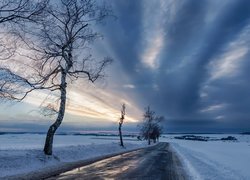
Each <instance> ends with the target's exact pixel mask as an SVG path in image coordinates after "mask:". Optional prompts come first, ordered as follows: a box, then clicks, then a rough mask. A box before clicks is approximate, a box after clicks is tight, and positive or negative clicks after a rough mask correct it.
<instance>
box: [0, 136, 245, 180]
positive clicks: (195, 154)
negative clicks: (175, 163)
mask: <svg viewBox="0 0 250 180" xmlns="http://www.w3.org/2000/svg"><path fill="white" fill-rule="evenodd" d="M175 136H181V135H177V134H175V135H163V137H162V138H161V139H160V141H165V142H170V144H171V147H172V148H173V149H174V150H175V151H176V152H177V153H178V154H179V156H180V158H181V160H182V161H183V163H184V165H185V167H186V168H187V171H188V173H189V175H190V179H198V180H200V179H201V180H202V179H209V180H210V179H215V180H217V179H218V180H238V179H239V180H244V179H250V170H249V167H250V135H231V136H234V137H236V138H237V139H238V141H221V140H220V141H192V140H180V139H175V138H174V137H175ZM201 136H208V137H212V138H213V139H218V138H219V139H220V138H222V137H227V136H230V135H228V134H208V135H204V134H202V135H201ZM44 139H45V135H41V134H6V135H0V145H1V146H0V179H1V177H4V176H7V175H16V174H22V173H27V172H32V171H36V170H38V169H43V168H48V167H52V166H57V165H63V164H64V163H67V162H75V161H79V160H85V159H91V158H94V157H101V156H103V155H107V154H113V153H118V152H124V151H127V150H131V149H136V148H140V147H144V146H146V142H141V141H137V139H136V137H135V138H132V137H124V142H125V145H126V149H123V148H121V147H120V146H119V145H118V143H119V140H118V137H113V136H74V135H56V136H55V139H54V156H52V157H48V156H45V155H44V154H43V152H42V148H43V144H44Z"/></svg>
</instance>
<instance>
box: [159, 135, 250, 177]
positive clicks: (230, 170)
mask: <svg viewBox="0 0 250 180" xmlns="http://www.w3.org/2000/svg"><path fill="white" fill-rule="evenodd" d="M174 136H180V135H165V138H163V139H162V140H163V141H166V142H170V144H171V146H172V148H173V149H174V150H175V151H176V152H177V153H178V154H179V156H180V158H181V160H182V161H183V163H184V165H185V167H186V169H187V171H188V172H189V174H190V178H191V179H197V180H200V179H220V180H223V179H225V180H231V179H232V180H237V179H242V180H243V179H250V171H249V166H250V136H249V135H232V134H231V135H225V134H220V135H218V134H217V135H215V134H213V135H203V134H202V135H200V136H208V137H212V138H222V137H227V136H234V137H236V138H237V139H238V141H236V142H233V141H206V142H205V141H191V140H180V139H174Z"/></svg>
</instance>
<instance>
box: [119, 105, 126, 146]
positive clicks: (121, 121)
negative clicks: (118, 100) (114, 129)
mask: <svg viewBox="0 0 250 180" xmlns="http://www.w3.org/2000/svg"><path fill="white" fill-rule="evenodd" d="M125 109H126V106H125V104H122V109H121V117H120V121H119V128H118V130H119V136H120V145H121V146H122V147H124V144H123V139H122V124H123V122H124V119H125Z"/></svg>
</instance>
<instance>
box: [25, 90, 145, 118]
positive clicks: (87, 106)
mask: <svg viewBox="0 0 250 180" xmlns="http://www.w3.org/2000/svg"><path fill="white" fill-rule="evenodd" d="M109 91H110V90H108V89H103V88H98V87H94V86H93V85H89V86H88V87H87V88H84V87H83V88H79V87H76V86H75V85H73V86H72V87H70V88H69V90H68V95H67V97H68V98H67V107H66V113H67V114H68V115H70V114H71V115H75V116H78V117H80V118H79V119H78V121H79V122H82V121H83V119H84V120H86V119H88V118H90V119H99V120H103V121H104V122H105V121H110V122H117V121H118V119H119V117H120V108H121V105H122V103H125V104H126V107H127V114H126V121H127V122H137V121H138V120H139V119H141V115H142V112H141V111H140V109H138V108H137V107H136V105H135V104H134V102H133V101H131V100H130V99H125V98H123V97H120V96H119V95H118V94H116V92H112V91H110V92H109ZM56 99H57V98H56V96H55V95H49V94H47V92H46V91H39V92H33V93H32V94H30V95H29V96H28V98H26V99H25V100H24V102H26V103H29V104H32V105H34V106H37V107H38V106H41V104H43V103H44V104H46V103H57V102H55V100H56ZM81 117H82V119H81ZM65 120H66V119H65ZM66 121H67V120H66Z"/></svg>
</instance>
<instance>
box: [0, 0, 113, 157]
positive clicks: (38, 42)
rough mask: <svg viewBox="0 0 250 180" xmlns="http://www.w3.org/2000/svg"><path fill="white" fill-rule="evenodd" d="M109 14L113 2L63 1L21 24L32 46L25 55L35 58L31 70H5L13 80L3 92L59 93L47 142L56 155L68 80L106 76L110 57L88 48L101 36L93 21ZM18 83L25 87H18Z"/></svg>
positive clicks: (13, 94)
mask: <svg viewBox="0 0 250 180" xmlns="http://www.w3.org/2000/svg"><path fill="white" fill-rule="evenodd" d="M110 13H111V11H110V9H109V7H107V6H106V5H105V4H101V3H99V2H96V1H94V0H59V1H56V2H53V3H50V4H49V6H47V7H46V8H45V10H44V12H43V18H40V19H38V20H36V21H35V22H34V24H32V25H29V26H27V27H22V31H21V32H22V33H20V32H18V36H19V37H20V39H21V40H22V41H23V43H24V44H23V45H25V47H26V51H27V50H28V53H26V54H24V53H23V52H21V53H20V55H22V56H23V57H26V58H28V59H29V60H32V61H33V63H32V64H28V65H27V64H26V67H27V68H28V70H29V73H26V74H25V73H23V72H21V73H20V72H17V71H14V70H13V69H11V68H5V69H4V71H5V73H6V72H7V74H8V77H11V78H10V79H11V81H13V82H11V83H10V82H9V81H7V82H6V83H5V84H4V83H2V87H1V88H2V90H3V91H4V92H5V94H4V95H2V96H3V97H4V96H5V97H7V98H10V99H15V100H23V99H24V98H25V97H26V96H27V95H28V94H29V93H30V92H32V91H34V90H42V89H45V90H49V91H52V92H59V93H60V94H59V107H58V109H57V118H56V120H55V122H54V123H53V124H52V125H51V126H50V128H49V130H48V132H47V136H46V141H45V145H44V153H45V154H47V155H51V154H52V145H53V138H54V134H55V132H56V130H57V129H58V127H59V126H60V125H61V123H62V121H63V118H64V113H65V108H66V100H67V91H66V90H67V84H68V83H69V82H72V81H74V80H77V79H79V78H85V79H87V80H88V81H90V82H93V83H94V82H95V81H96V80H97V79H99V78H102V77H104V69H105V67H106V66H107V65H109V64H110V63H111V62H112V59H110V58H104V59H103V60H100V61H97V60H96V59H95V58H93V57H92V56H91V53H90V50H89V47H90V45H91V43H92V42H93V41H94V40H96V39H97V38H98V37H100V35H99V34H98V33H96V32H95V31H94V30H93V26H94V25H95V24H96V23H97V22H102V20H103V19H104V18H106V17H107V16H108V15H110ZM26 51H24V52H26ZM0 73H1V72H0ZM13 86H14V87H13ZM15 86H22V88H19V89H18V92H16V90H13V89H15V88H16V87H15ZM20 90H21V91H22V92H20ZM53 111H54V110H53Z"/></svg>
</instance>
